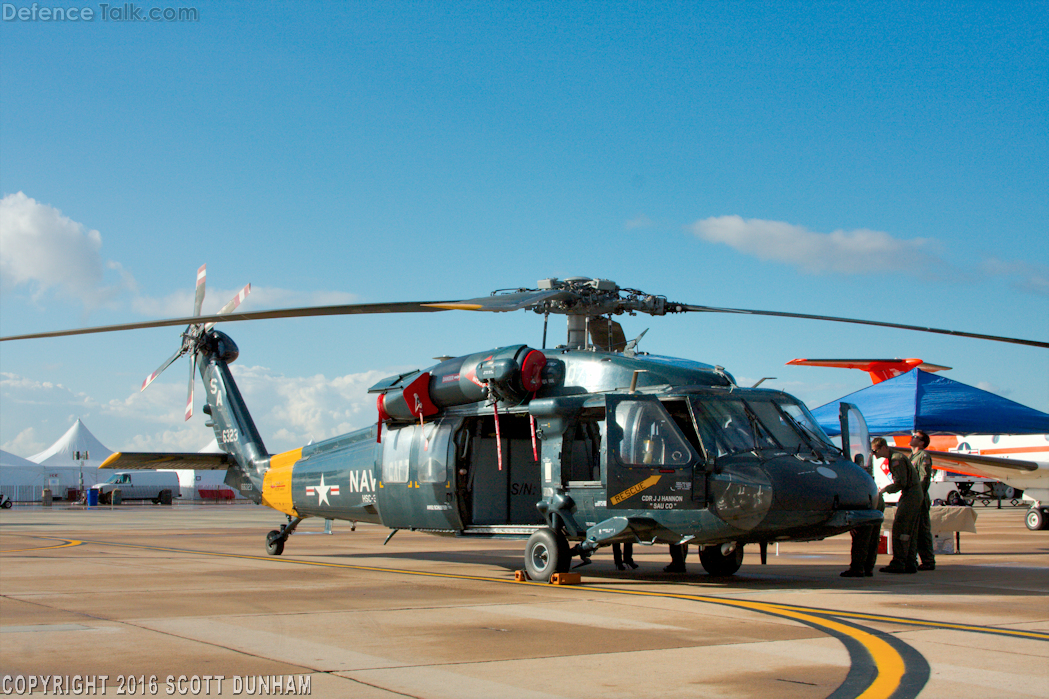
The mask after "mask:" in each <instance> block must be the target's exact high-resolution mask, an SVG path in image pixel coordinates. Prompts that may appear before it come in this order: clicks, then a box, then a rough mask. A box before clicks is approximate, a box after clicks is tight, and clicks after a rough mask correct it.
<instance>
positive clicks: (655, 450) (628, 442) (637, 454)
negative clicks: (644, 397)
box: [615, 401, 692, 467]
mask: <svg viewBox="0 0 1049 699" xmlns="http://www.w3.org/2000/svg"><path fill="white" fill-rule="evenodd" d="M615 420H616V423H617V424H618V425H619V427H620V428H621V429H622V435H623V437H622V441H621V442H620V443H619V445H618V447H619V448H618V450H617V451H618V452H619V458H620V459H621V460H622V462H623V463H624V464H627V465H630V466H670V467H677V466H685V465H687V464H688V462H689V461H690V460H691V459H692V453H691V450H690V449H689V447H688V444H687V442H685V440H684V439H683V438H682V436H681V435H680V434H678V432H677V430H676V429H675V428H674V422H673V420H671V419H670V417H669V416H668V415H667V413H666V411H665V410H664V409H663V407H662V406H661V405H660V404H659V403H654V402H649V401H624V402H622V403H620V404H619V405H617V406H616V412H615Z"/></svg>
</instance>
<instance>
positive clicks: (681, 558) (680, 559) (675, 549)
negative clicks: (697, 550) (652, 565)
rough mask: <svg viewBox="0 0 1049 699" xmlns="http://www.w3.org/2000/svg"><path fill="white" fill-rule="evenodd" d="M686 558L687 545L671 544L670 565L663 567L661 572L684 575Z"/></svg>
mask: <svg viewBox="0 0 1049 699" xmlns="http://www.w3.org/2000/svg"><path fill="white" fill-rule="evenodd" d="M686 558H688V544H671V545H670V565H668V566H663V570H664V571H665V572H667V573H684V572H685V559H686Z"/></svg>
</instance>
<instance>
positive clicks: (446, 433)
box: [419, 420, 452, 483]
mask: <svg viewBox="0 0 1049 699" xmlns="http://www.w3.org/2000/svg"><path fill="white" fill-rule="evenodd" d="M451 432H452V431H451V429H450V426H447V425H446V422H445V421H444V420H442V421H441V422H434V423H430V424H429V425H426V427H424V428H423V440H424V441H423V446H422V452H421V454H420V456H421V457H422V458H420V459H419V482H420V483H444V482H446V481H447V480H448V440H449V438H450V437H451Z"/></svg>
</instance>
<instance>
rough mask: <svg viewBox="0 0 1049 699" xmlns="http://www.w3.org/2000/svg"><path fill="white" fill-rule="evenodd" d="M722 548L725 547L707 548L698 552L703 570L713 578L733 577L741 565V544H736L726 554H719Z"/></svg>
mask: <svg viewBox="0 0 1049 699" xmlns="http://www.w3.org/2000/svg"><path fill="white" fill-rule="evenodd" d="M723 546H725V545H724V544H723V545H722V546H707V547H706V548H703V549H700V550H699V562H700V563H702V564H703V569H704V570H706V571H707V572H708V573H710V574H711V575H713V576H714V577H724V576H727V575H735V574H736V571H737V570H739V567H740V566H741V565H743V546H742V544H736V545H735V546H734V547H733V549H732V550H731V551H729V552H728V553H727V554H723V553H722V552H721V549H722V548H723Z"/></svg>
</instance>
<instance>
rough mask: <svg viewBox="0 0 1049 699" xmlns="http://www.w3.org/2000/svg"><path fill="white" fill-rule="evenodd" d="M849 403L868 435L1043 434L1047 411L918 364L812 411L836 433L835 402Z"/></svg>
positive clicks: (1047, 428)
mask: <svg viewBox="0 0 1049 699" xmlns="http://www.w3.org/2000/svg"><path fill="white" fill-rule="evenodd" d="M840 403H852V404H853V405H855V406H857V407H858V408H859V409H860V412H862V413H863V417H864V419H865V420H866V421H867V429H868V430H869V431H870V433H871V434H872V435H895V434H906V433H907V432H911V431H912V430H925V431H926V432H928V433H929V434H1049V414H1046V413H1043V412H1040V411H1038V410H1035V409H1034V408H1028V407H1027V406H1026V405H1021V404H1020V403H1017V402H1015V401H1011V400H1009V399H1008V398H1002V397H1001V396H998V395H995V394H993V393H988V392H987V391H983V390H980V389H979V388H973V387H972V386H969V385H967V384H964V383H961V382H959V381H954V380H952V379H948V378H947V377H945V376H937V375H934V374H930V373H928V372H925V371H922V370H921V369H912V370H911V371H909V372H907V373H906V374H901V375H899V376H897V377H894V378H891V379H888V380H886V381H882V382H881V383H877V384H874V385H873V386H868V387H867V388H864V389H862V390H860V391H856V392H855V393H850V394H849V395H847V396H845V397H844V398H839V399H838V400H836V401H834V402H832V403H827V404H826V405H823V406H820V407H819V408H816V409H815V410H813V411H812V414H813V415H814V416H815V418H816V420H817V421H818V422H819V424H820V427H822V428H823V429H824V430H825V431H826V432H827V434H830V435H837V434H840V433H841V427H840V425H839V423H838V405H839V404H840Z"/></svg>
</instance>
